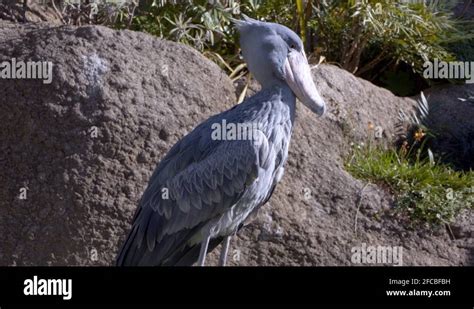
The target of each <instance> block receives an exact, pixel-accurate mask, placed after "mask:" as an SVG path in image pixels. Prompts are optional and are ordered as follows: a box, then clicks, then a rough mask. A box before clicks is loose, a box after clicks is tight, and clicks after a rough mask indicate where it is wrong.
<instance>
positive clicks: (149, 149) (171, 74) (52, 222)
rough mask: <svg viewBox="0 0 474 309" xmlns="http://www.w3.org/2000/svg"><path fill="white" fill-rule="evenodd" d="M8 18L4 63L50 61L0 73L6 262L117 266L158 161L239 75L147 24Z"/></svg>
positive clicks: (229, 95)
mask: <svg viewBox="0 0 474 309" xmlns="http://www.w3.org/2000/svg"><path fill="white" fill-rule="evenodd" d="M0 23H1V24H0V41H2V42H5V41H9V42H10V43H8V44H1V45H0V59H2V61H5V60H9V59H12V58H15V59H17V60H18V61H19V60H24V61H49V62H51V63H52V64H53V79H52V82H51V84H45V83H43V81H41V80H32V79H0V98H1V101H2V102H1V104H0V141H1V142H0V162H1V166H2V168H1V169H0V197H1V198H0V265H108V264H111V263H112V261H113V259H114V258H115V255H116V251H117V247H118V245H119V241H123V238H124V237H125V233H126V231H127V230H128V229H129V228H130V221H131V217H132V215H133V212H134V211H135V208H136V205H137V203H138V200H139V199H140V197H141V194H142V192H143V191H144V189H145V187H146V184H147V182H148V179H149V177H150V175H151V173H152V172H153V169H154V167H155V165H156V163H157V162H158V161H159V160H160V158H161V157H162V156H163V155H164V154H165V153H166V151H168V149H169V148H170V146H171V145H172V144H174V143H175V142H176V141H177V140H178V139H179V138H181V137H182V136H183V135H184V134H186V133H187V132H188V131H190V130H191V129H192V128H193V127H194V126H195V125H196V124H198V123H199V122H201V121H202V120H204V119H206V118H208V117H209V116H210V115H212V114H214V113H217V112H219V111H221V110H223V109H226V108H230V107H231V106H232V104H233V103H234V102H235V96H234V89H233V85H232V83H231V81H230V80H229V79H228V77H227V76H226V75H225V73H224V72H222V71H221V69H220V68H219V67H218V66H217V65H215V64H214V63H213V62H211V61H209V60H207V59H206V58H205V57H203V56H202V55H201V54H199V53H198V52H197V51H195V50H194V49H192V48H190V47H187V46H184V45H181V44H176V43H173V42H168V41H164V40H160V39H158V38H156V37H153V36H150V35H147V34H144V33H138V32H132V31H114V30H111V29H108V28H105V27H100V26H86V27H79V28H76V27H68V26H63V27H51V26H49V25H34V24H11V23H7V22H1V21H0ZM25 193H26V195H25Z"/></svg>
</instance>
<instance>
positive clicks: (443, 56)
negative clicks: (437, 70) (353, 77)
mask: <svg viewBox="0 0 474 309" xmlns="http://www.w3.org/2000/svg"><path fill="white" fill-rule="evenodd" d="M428 2H429V1H428ZM323 3H327V4H321V5H320V7H319V8H316V10H315V11H316V20H315V21H314V22H313V23H312V24H311V26H312V27H314V28H315V29H317V31H318V33H319V39H320V41H319V44H320V53H322V54H323V55H325V56H326V57H327V58H328V60H329V61H335V62H338V63H340V64H341V66H342V67H344V68H345V69H347V70H348V71H351V72H355V73H356V74H358V75H365V76H369V77H370V76H374V75H375V74H376V72H378V71H380V70H382V71H383V70H385V69H386V68H387V67H388V66H390V65H397V64H398V63H400V62H404V63H406V64H408V65H410V66H411V67H412V68H413V70H414V71H416V72H418V73H421V72H422V71H423V63H424V62H425V61H428V60H432V59H434V58H438V59H440V60H444V61H451V60H455V58H454V56H453V55H452V54H451V53H450V52H449V51H448V50H447V48H446V44H447V43H448V42H455V41H460V40H465V39H467V38H468V37H469V36H471V37H472V33H466V31H465V29H461V28H460V26H459V24H458V22H457V21H456V20H455V19H454V18H453V16H452V13H451V11H450V7H449V6H447V5H446V4H443V5H442V4H439V2H437V1H436V3H435V2H434V1H433V2H432V3H431V4H428V5H425V4H421V3H419V4H416V3H415V4H414V3H403V2H402V1H392V0H357V1H356V0H347V1H340V0H339V1H338V0H333V1H327V2H324V1H323Z"/></svg>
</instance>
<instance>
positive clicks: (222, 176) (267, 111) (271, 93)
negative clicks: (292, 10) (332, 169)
mask: <svg viewBox="0 0 474 309" xmlns="http://www.w3.org/2000/svg"><path fill="white" fill-rule="evenodd" d="M236 25H237V27H238V29H239V31H240V35H241V47H242V53H243V56H244V58H245V60H246V62H247V64H248V66H249V69H250V71H251V72H252V73H253V74H254V76H255V77H256V79H257V80H258V81H259V82H260V83H261V84H262V86H263V89H262V91H260V92H258V93H257V94H255V95H254V96H252V97H251V98H248V99H247V100H245V101H244V102H243V103H241V104H239V105H236V106H234V107H233V108H232V109H230V110H227V111H225V112H223V113H220V114H218V115H215V116H212V117H211V118H209V119H208V120H206V121H204V122H203V123H201V124H200V125H198V126H197V127H196V128H195V129H194V130H193V131H192V132H191V133H189V134H188V135H186V136H185V137H184V138H182V139H181V140H180V141H178V142H177V143H176V144H175V145H174V146H173V147H172V148H171V150H170V151H169V152H168V154H167V155H166V156H165V157H164V158H163V159H162V161H161V162H160V163H159V164H158V166H157V168H156V170H155V171H154V173H153V175H152V176H151V179H150V181H149V184H148V187H147V189H146V190H145V193H144V194H143V196H142V198H141V201H140V204H139V206H138V209H137V211H136V213H135V216H134V218H133V226H132V229H131V231H130V233H129V235H128V237H127V240H126V241H125V243H124V245H123V246H122V248H121V250H120V252H119V254H118V257H117V265H138V266H140V265H143V266H144V265H163V266H166V265H192V264H194V263H195V262H196V261H197V260H198V258H199V260H200V262H201V264H204V258H205V254H206V253H207V252H209V251H211V250H212V249H213V248H214V247H215V246H217V245H218V244H219V243H220V242H221V241H222V240H224V239H226V240H227V244H228V240H229V238H227V237H228V236H230V235H233V234H235V233H236V232H237V231H238V229H239V228H240V227H241V226H242V224H243V223H244V222H245V220H246V219H247V217H248V216H249V215H250V214H251V213H253V212H255V211H257V210H258V208H259V207H261V206H262V205H263V204H264V203H265V202H266V201H267V200H268V199H269V198H270V196H271V194H272V192H273V190H274V188H275V186H276V184H277V183H278V181H280V179H281V177H282V175H283V171H284V165H285V162H286V159H287V156H288V147H289V143H290V137H291V132H292V128H293V123H294V118H295V102H296V97H295V93H296V94H297V95H298V93H299V94H301V93H302V95H301V97H300V95H298V97H299V98H300V99H301V100H302V101H303V103H305V105H307V106H309V107H310V108H311V109H312V110H313V111H315V112H317V113H318V114H323V113H324V110H325V107H324V102H323V101H322V99H321V98H320V97H319V95H318V94H317V93H316V94H314V93H313V90H314V91H315V88H314V89H313V88H308V87H311V85H309V86H307V85H300V86H298V83H300V84H301V83H306V82H308V81H303V82H301V81H299V80H298V79H297V78H296V77H298V76H297V75H300V74H299V73H298V69H295V70H294V71H293V72H289V70H290V69H288V68H291V67H292V66H293V67H296V66H297V65H299V64H300V62H304V61H301V59H302V58H301V59H300V58H298V59H297V60H298V61H299V62H298V61H297V60H294V61H293V62H291V58H290V55H293V54H290V53H291V52H294V53H301V55H304V51H302V43H301V41H300V40H299V38H298V36H297V35H296V34H294V33H293V32H292V31H291V30H289V29H288V28H286V27H283V26H281V25H277V24H271V23H263V22H258V21H255V20H253V19H249V18H246V20H244V21H236ZM262 44H263V45H262ZM300 57H302V56H300ZM286 58H289V59H290V63H288V61H286V60H285V59H286ZM305 59H306V57H305V56H304V60H305ZM285 65H286V69H285ZM303 65H304V63H303ZM305 65H306V66H307V65H308V64H307V61H306V64H305ZM305 69H306V68H305ZM307 70H308V72H309V66H308V68H307ZM308 72H304V73H305V74H308ZM289 75H292V76H290V77H288V76H289ZM303 75H304V74H303ZM306 77H307V76H306ZM311 83H312V80H311ZM295 85H296V86H295ZM313 86H314V85H313ZM295 87H296V88H295ZM297 87H299V88H297ZM305 87H306V88H305ZM300 88H305V89H303V90H298V89H300ZM308 89H309V90H308ZM318 100H319V101H318ZM224 123H227V124H245V125H248V127H251V128H254V130H253V131H252V132H251V133H252V134H250V135H251V137H250V138H241V139H231V140H229V139H223V138H220V139H216V138H215V135H214V134H215V130H216V127H219V126H221V125H223V124H224ZM216 124H217V125H216ZM207 246H208V247H207ZM225 247H226V249H225V252H224V253H225V255H226V254H227V246H225ZM203 255H204V256H203ZM223 260H224V261H225V256H224V259H223ZM224 263H225V262H224Z"/></svg>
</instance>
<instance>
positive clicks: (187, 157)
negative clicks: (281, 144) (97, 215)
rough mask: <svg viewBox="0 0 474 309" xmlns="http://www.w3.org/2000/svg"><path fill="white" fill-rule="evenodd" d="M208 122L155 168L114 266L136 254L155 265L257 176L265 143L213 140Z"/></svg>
mask: <svg viewBox="0 0 474 309" xmlns="http://www.w3.org/2000/svg"><path fill="white" fill-rule="evenodd" d="M210 122H212V118H211V119H209V121H208V122H207V124H206V123H205V124H202V125H200V126H198V127H197V128H196V129H195V130H194V131H193V132H191V133H190V134H189V135H187V136H186V137H185V138H183V139H182V140H181V141H180V142H178V143H177V144H176V145H175V146H174V147H173V148H172V149H171V150H170V152H169V153H168V154H167V155H166V157H165V158H164V159H163V160H162V161H161V162H160V164H159V165H158V167H157V168H156V170H155V172H154V173H153V175H152V177H151V179H150V182H149V185H148V188H147V189H146V191H145V193H144V195H143V197H142V199H141V201H140V205H139V208H138V210H137V213H136V214H135V218H134V223H133V227H132V230H131V232H130V234H129V237H128V239H127V241H126V243H125V245H124V247H123V248H122V250H121V253H120V254H119V257H118V260H117V263H118V264H120V265H122V264H124V263H125V264H128V265H130V264H140V263H141V262H140V259H142V257H141V256H140V255H146V256H147V260H148V262H152V263H156V264H159V261H160V260H163V259H165V258H166V257H167V256H168V255H169V254H171V253H172V251H173V250H175V249H176V248H177V247H178V246H179V245H182V243H183V242H186V241H187V240H189V238H190V237H192V236H193V234H194V233H195V232H197V231H196V230H197V229H198V228H200V227H202V225H204V224H205V223H206V222H208V221H209V220H211V219H213V218H216V217H217V216H219V215H222V214H223V213H225V212H226V211H227V210H229V209H230V207H232V206H233V205H234V204H235V203H236V201H237V200H238V199H239V198H240V197H241V195H242V194H243V192H244V190H245V188H246V186H247V185H249V184H251V183H252V182H253V181H254V180H255V179H256V178H257V176H258V171H259V166H260V165H261V163H263V162H264V161H265V159H266V156H267V155H266V153H267V152H268V143H267V141H266V140H265V141H264V142H260V143H259V146H258V147H256V144H255V143H254V141H252V140H235V141H217V140H212V139H211V130H210V126H209V125H208V123H210ZM264 139H265V138H264ZM262 160H263V161H262ZM144 243H146V245H145V244H144ZM144 248H146V249H147V250H145V249H144ZM132 251H140V252H142V254H140V253H137V252H135V253H133V252H132ZM127 255H128V257H127ZM151 260H153V261H151ZM142 263H143V261H142ZM156 264H155V265H156Z"/></svg>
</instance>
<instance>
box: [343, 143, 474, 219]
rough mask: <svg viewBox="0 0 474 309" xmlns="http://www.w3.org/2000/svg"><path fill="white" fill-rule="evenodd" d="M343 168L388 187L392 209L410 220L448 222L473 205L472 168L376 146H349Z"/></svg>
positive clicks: (473, 175) (473, 179)
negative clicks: (407, 154) (393, 203)
mask: <svg viewBox="0 0 474 309" xmlns="http://www.w3.org/2000/svg"><path fill="white" fill-rule="evenodd" d="M345 167H346V170H347V171H348V172H349V173H351V174H352V175H353V176H354V177H356V178H360V179H364V180H367V181H370V182H373V183H377V184H380V185H382V186H384V187H385V186H387V187H388V188H390V191H391V193H392V194H394V196H395V200H396V207H397V208H396V209H397V210H398V211H401V212H403V213H404V214H406V215H408V217H409V218H410V219H412V220H413V223H429V224H430V225H437V224H443V223H450V222H452V221H453V219H454V218H455V216H456V215H457V214H458V213H459V211H460V210H462V209H472V207H473V204H474V171H455V170H453V169H451V168H450V167H449V166H447V165H444V164H441V163H439V162H433V161H432V160H431V161H430V160H429V159H421V158H420V157H419V156H418V157H415V158H413V157H409V156H406V155H405V154H404V153H403V152H401V151H397V150H395V149H388V150H387V149H383V148H381V147H379V146H376V147H371V146H366V147H355V148H353V150H352V153H351V156H350V157H349V158H348V159H347V160H346V162H345Z"/></svg>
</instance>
